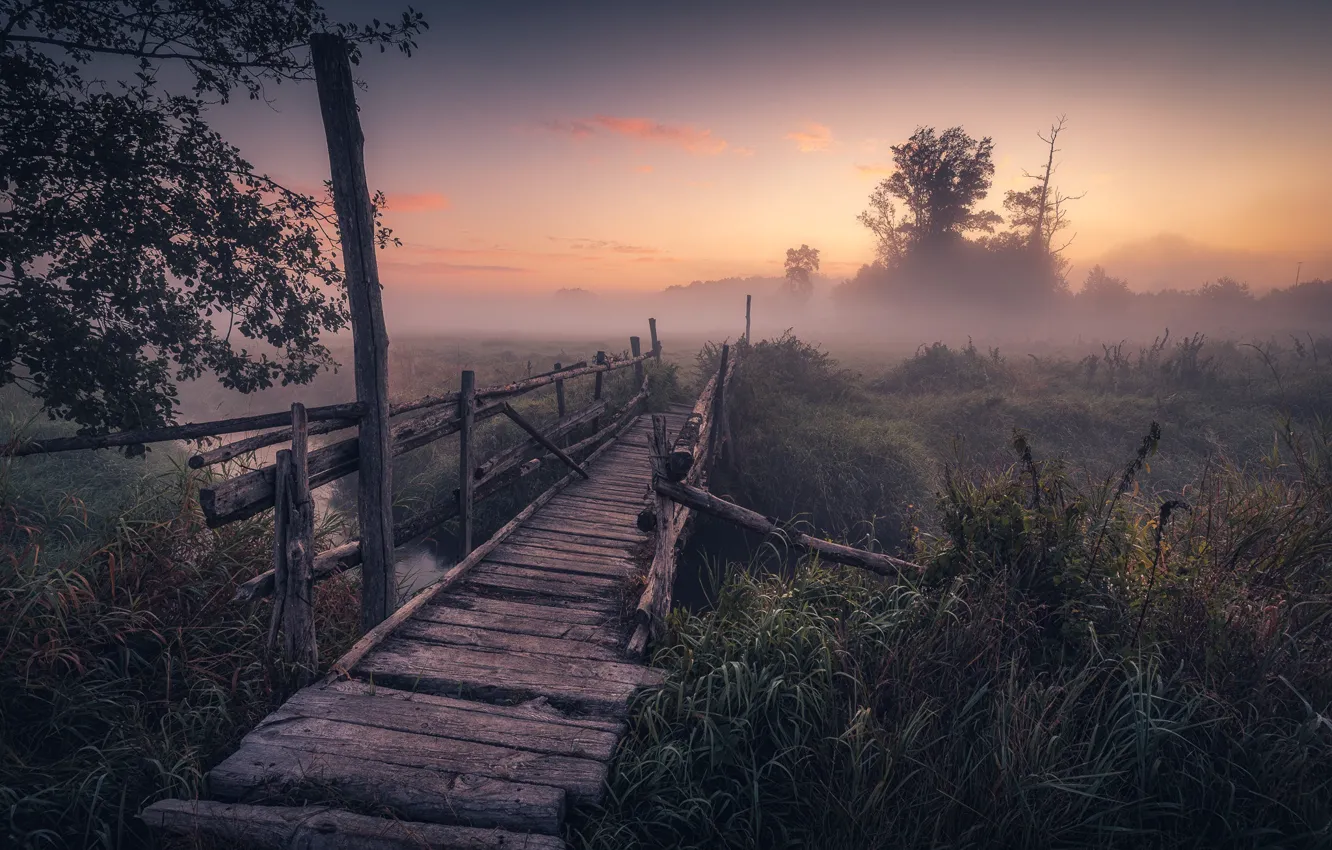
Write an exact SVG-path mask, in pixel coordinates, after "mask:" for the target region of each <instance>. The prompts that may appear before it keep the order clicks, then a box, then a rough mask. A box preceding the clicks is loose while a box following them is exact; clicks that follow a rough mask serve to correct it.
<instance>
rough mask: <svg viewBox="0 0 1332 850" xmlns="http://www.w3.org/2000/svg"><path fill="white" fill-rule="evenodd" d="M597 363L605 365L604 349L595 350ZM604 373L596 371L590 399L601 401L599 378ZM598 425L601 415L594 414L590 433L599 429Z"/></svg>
mask: <svg viewBox="0 0 1332 850" xmlns="http://www.w3.org/2000/svg"><path fill="white" fill-rule="evenodd" d="M597 365H598V366H605V365H606V352H604V351H598V352H597ZM605 374H606V373H605V372H598V373H597V379H596V383H595V384H594V385H593V387H592V400H593V401H601V379H602V377H603V376H604V375H605ZM600 425H601V417H600V416H595V417H593V418H592V433H593V434H595V433H597V431H599V430H600Z"/></svg>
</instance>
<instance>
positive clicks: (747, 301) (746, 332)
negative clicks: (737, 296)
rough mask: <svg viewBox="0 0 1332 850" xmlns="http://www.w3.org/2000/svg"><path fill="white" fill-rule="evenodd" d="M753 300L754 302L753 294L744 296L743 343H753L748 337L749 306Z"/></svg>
mask: <svg viewBox="0 0 1332 850" xmlns="http://www.w3.org/2000/svg"><path fill="white" fill-rule="evenodd" d="M753 302H754V296H752V295H746V296H745V344H746V345H752V344H753V343H752V341H751V340H750V338H749V306H750V304H752V303H753Z"/></svg>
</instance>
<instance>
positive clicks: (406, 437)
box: [0, 35, 910, 850]
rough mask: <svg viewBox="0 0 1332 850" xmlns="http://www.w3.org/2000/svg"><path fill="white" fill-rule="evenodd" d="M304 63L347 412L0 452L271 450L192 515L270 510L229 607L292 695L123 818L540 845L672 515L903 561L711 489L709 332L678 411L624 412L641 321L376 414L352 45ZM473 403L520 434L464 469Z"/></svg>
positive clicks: (627, 682)
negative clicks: (484, 381)
mask: <svg viewBox="0 0 1332 850" xmlns="http://www.w3.org/2000/svg"><path fill="white" fill-rule="evenodd" d="M311 55H312V60H313V66H314V70H315V77H316V82H317V84H318V88H319V98H320V106H321V110H322V113H323V118H324V126H325V130H326V135H327V139H328V146H329V157H330V164H331V167H332V177H333V180H332V183H333V196H334V206H335V208H336V211H337V217H338V224H339V231H340V234H341V247H342V253H343V259H344V269H345V272H346V281H347V289H348V303H349V306H350V313H351V324H352V332H353V333H352V335H353V344H354V345H353V347H354V353H355V362H354V372H355V377H356V395H357V400H356V402H353V403H347V404H339V405H332V406H328V407H319V408H308V409H307V408H306V407H304V406H303V405H301V404H295V405H292V409H291V411H290V413H287V412H283V413H273V414H267V415H261V416H250V417H243V418H239V419H230V420H226V421H221V422H204V423H196V424H187V425H178V426H172V427H168V428H158V429H153V430H140V431H130V432H122V433H118V434H104V435H90V436H78V437H66V438H59V439H54V440H41V441H35V442H26V443H18V444H13V445H9V446H6V447H0V454H7V455H9V456H14V457H17V456H23V455H35V454H43V453H47V452H54V451H66V450H72V449H89V448H107V447H113V446H139V445H141V444H143V443H151V442H165V441H184V440H200V439H204V438H210V437H218V436H223V435H228V434H238V433H249V432H255V431H259V432H261V433H258V434H256V435H254V436H248V437H245V438H244V439H240V440H236V441H234V442H231V443H228V444H226V445H222V446H219V447H212V448H209V449H207V450H200V452H199V453H198V454H196V455H195V456H193V457H192V458H190V466H191V467H193V468H203V467H208V466H211V465H214V464H223V463H226V462H227V461H230V460H233V459H235V458H237V457H239V456H242V455H246V454H247V453H250V452H253V451H254V450H256V449H260V448H263V447H265V446H272V445H278V444H288V445H289V448H284V449H282V450H280V451H278V452H277V457H276V461H275V462H274V463H272V464H268V465H266V466H261V467H259V468H257V469H253V470H249V471H246V472H244V473H243V474H240V475H236V476H235V477H232V478H229V479H226V480H223V481H220V482H219V483H217V484H215V485H213V486H211V487H208V488H206V489H204V490H203V491H201V493H200V503H201V507H202V509H203V511H204V514H205V516H206V518H207V520H208V523H209V525H210V526H212V527H217V526H220V525H224V524H226V523H229V522H234V521H237V520H241V519H245V518H248V517H252V516H255V515H257V514H260V513H262V512H264V511H268V510H272V511H273V512H274V513H273V515H274V530H275V535H274V545H273V568H272V569H271V570H268V571H267V572H264V573H262V574H260V575H257V576H254V577H253V578H251V579H250V580H248V581H246V582H245V583H244V584H243V585H241V586H240V588H239V590H238V592H237V601H238V603H240V604H248V603H251V602H253V601H255V600H258V599H264V598H268V597H271V598H272V599H273V604H272V617H271V626H270V630H269V638H268V640H269V647H270V650H271V651H273V652H275V653H279V654H280V656H281V658H282V660H283V661H284V662H285V666H286V669H289V670H291V671H293V675H294V681H295V682H296V684H297V689H296V690H295V693H294V695H293V696H292V697H291V698H290V699H288V700H287V701H286V702H285V703H284V704H283V705H281V707H279V708H278V709H277V710H276V711H274V712H273V713H271V714H270V715H268V717H266V718H265V719H264V720H263V722H261V723H260V724H259V725H258V726H257V727H256V728H255V729H254V730H253V731H251V732H250V733H249V734H248V735H246V736H245V738H244V740H242V741H241V743H240V746H239V748H238V749H237V750H236V751H235V752H234V753H232V754H231V755H230V756H229V757H227V758H226V759H225V760H223V761H222V762H221V763H220V764H218V765H217V766H216V767H214V768H213V769H212V770H211V771H210V772H209V774H208V777H207V783H206V787H205V788H204V789H203V793H202V794H201V796H200V797H199V799H193V800H160V801H157V802H155V803H153V804H151V805H149V806H148V807H147V808H146V809H145V810H144V811H143V812H142V813H141V816H142V817H143V819H144V820H145V821H146V822H147V823H148V824H149V825H150V826H152V827H155V828H158V829H160V830H162V831H165V832H171V833H183V834H185V835H189V836H197V837H208V838H211V839H216V840H220V841H221V842H222V845H223V846H228V847H231V846H249V847H263V848H306V850H335V848H336V849H337V850H342V849H343V848H346V850H350V848H363V847H367V848H380V850H387V849H388V848H405V847H432V848H472V850H481V848H554V847H562V846H564V842H563V834H564V824H565V818H566V815H567V814H568V812H569V810H570V809H571V808H574V807H579V806H585V805H590V804H594V803H596V802H597V801H598V800H599V799H600V798H601V796H602V794H603V790H604V787H605V780H606V777H607V774H608V770H609V766H610V762H611V758H612V756H613V754H614V752H615V750H616V747H617V744H618V741H619V738H620V736H621V734H622V732H623V731H624V728H625V719H626V715H627V712H628V710H629V703H630V699H631V698H632V697H633V695H634V694H635V692H637V691H638V690H640V689H642V688H645V687H650V686H652V685H654V684H655V683H656V682H658V681H659V675H658V674H657V673H656V672H654V671H653V670H652V669H650V668H649V667H647V666H645V664H644V661H643V659H644V658H645V649H646V646H647V644H648V642H649V641H650V640H652V639H653V638H654V637H656V636H659V635H660V633H661V630H662V623H663V621H664V619H665V616H666V613H667V610H668V609H669V607H670V598H671V585H672V583H673V580H674V575H675V553H676V547H677V544H678V541H679V540H680V539H681V535H682V534H683V532H684V529H685V526H686V524H687V522H688V521H689V517H690V515H691V510H704V511H709V512H711V513H714V514H716V515H718V516H722V517H724V518H725V519H727V520H730V521H732V522H736V523H739V524H740V525H743V526H746V527H749V528H751V529H754V530H756V531H759V532H761V533H765V534H767V533H780V534H783V535H784V536H785V538H786V539H787V540H788V542H791V543H794V544H796V545H798V546H801V547H804V548H806V549H810V550H814V551H818V552H820V553H821V554H822V555H823V556H824V557H825V558H827V559H831V560H836V561H842V562H844V563H851V564H856V565H858V566H862V567H866V568H868V569H872V570H875V571H876V572H884V573H894V572H896V571H897V569H899V568H900V567H901V566H904V565H903V562H900V561H895V560H894V559H891V558H887V557H886V556H882V555H877V554H871V553H866V552H860V551H858V550H853V549H850V548H849V547H845V546H839V545H837V544H833V543H828V542H826V541H821V540H816V539H813V538H809V537H806V536H804V535H799V534H792V533H790V532H789V530H787V529H783V528H780V527H779V526H778V525H777V524H776V523H774V522H773V521H772V520H770V519H765V518H763V517H760V516H758V515H757V514H753V513H752V512H749V511H746V510H744V509H743V508H740V507H738V506H736V505H733V504H731V503H729V502H724V501H722V500H720V499H717V498H715V497H713V496H711V495H710V494H709V493H708V492H707V483H708V473H709V470H710V468H711V466H712V463H713V461H714V460H715V458H716V456H717V455H718V453H719V450H720V448H721V447H722V446H723V445H724V444H725V442H726V435H727V433H728V431H727V416H726V401H725V400H726V398H727V387H728V385H729V383H730V382H731V380H732V376H733V374H734V372H735V368H734V362H733V360H732V358H731V356H730V350H729V348H728V347H726V346H723V347H722V348H721V350H720V355H721V356H720V358H719V363H718V365H717V371H716V372H715V373H714V374H712V375H710V376H708V380H707V382H706V385H705V388H704V389H703V391H702V393H701V395H700V396H699V398H698V401H697V402H696V403H695V404H694V405H693V406H692V407H691V408H672V409H670V410H669V411H668V412H664V413H659V414H657V415H655V416H653V417H652V418H651V419H650V420H649V419H648V418H647V417H645V416H643V415H642V410H643V406H644V404H645V402H647V400H648V396H649V393H648V387H649V383H648V381H649V378H650V373H647V372H646V371H645V370H646V369H649V368H654V364H657V365H659V363H660V359H661V350H662V349H661V345H660V343H659V342H658V339H657V330H656V324H655V322H654V321H653V320H649V331H650V335H651V343H652V345H651V350H650V351H648V352H646V353H643V352H641V351H640V344H639V339H638V338H637V337H631V338H630V349H629V352H628V353H626V354H625V355H624V356H621V357H619V358H614V357H607V355H606V352H604V351H598V352H596V356H595V358H593V359H592V361H591V362H582V363H576V364H573V365H572V366H563V367H562V366H561V365H560V364H555V369H554V370H553V371H551V372H547V373H544V374H540V375H528V376H526V377H524V378H522V379H520V380H517V381H513V382H511V383H508V384H504V385H500V386H493V387H485V388H478V387H477V386H476V382H475V376H474V375H473V373H471V372H463V373H462V376H461V380H460V383H459V389H458V390H457V391H456V392H450V393H445V394H443V395H440V396H432V397H426V398H422V399H416V400H413V401H403V402H399V403H397V404H390V403H389V398H388V366H387V355H388V337H387V334H386V332H385V328H384V320H383V311H382V307H381V304H380V284H379V277H378V270H377V267H376V262H375V244H374V234H375V232H376V230H375V225H374V222H375V211H374V209H373V207H372V204H371V201H370V196H369V193H368V191H367V188H366V187H367V182H366V177H365V169H364V160H363V156H362V150H361V148H362V141H363V140H362V136H361V129H360V124H359V119H358V118H357V112H356V104H355V99H354V95H353V91H354V88H353V85H352V78H351V69H350V63H349V56H348V46H347V45H346V43H345V42H343V41H342V40H341V39H340V38H339V37H337V36H332V35H317V36H314V37H312V41H311ZM745 313H746V317H745V336H744V340H745V342H744V343H743V344H742V345H741V346H740V348H739V349H738V351H744V350H746V349H747V347H748V342H747V341H748V339H749V308H748V304H747V305H746V311H745ZM629 369H632V370H633V373H632V374H633V382H632V383H631V384H630V385H629V386H628V388H627V392H625V393H623V394H622V395H624V396H627V398H624V400H623V404H621V405H620V406H619V408H618V409H617V410H615V411H612V410H611V409H610V407H609V404H608V402H609V398H607V397H603V396H604V395H605V393H604V392H603V391H604V390H606V389H607V388H606V386H605V385H604V384H605V381H606V380H607V379H608V378H610V377H611V375H612V373H616V372H620V371H621V370H629ZM626 374H627V372H626ZM584 377H587V378H591V379H592V380H593V381H594V382H595V386H594V389H593V392H592V404H591V405H590V406H589V407H587V408H586V409H584V410H582V411H580V412H577V413H570V412H568V411H567V410H566V409H565V400H566V397H565V384H566V382H568V381H571V380H575V379H578V378H584ZM543 387H553V389H554V392H555V396H556V413H557V418H556V419H555V421H554V422H552V423H546V424H544V425H540V424H536V423H534V421H533V419H534V418H535V417H534V416H533V411H532V410H531V409H526V410H520V409H519V408H518V407H516V406H515V404H516V403H517V401H518V399H519V397H520V396H524V395H526V394H528V393H531V392H534V391H536V390H538V389H541V388H543ZM610 395H611V396H613V395H614V393H611V394H610ZM495 417H504V418H507V419H508V420H509V421H511V422H512V423H513V424H514V425H515V426H517V428H518V429H520V431H521V432H522V433H524V434H525V435H526V437H525V438H523V439H522V440H521V441H520V442H519V443H517V444H516V445H512V446H510V447H508V448H506V449H504V450H502V451H499V452H498V453H496V454H494V455H493V456H491V457H489V458H487V459H485V460H480V459H479V458H478V456H477V455H478V451H477V449H476V445H477V442H476V441H477V438H478V434H479V432H478V430H477V429H478V426H479V425H480V424H481V423H483V422H485V421H486V420H488V419H492V418H495ZM349 429H355V431H356V434H355V436H352V437H350V438H345V439H341V440H337V439H336V438H335V437H332V436H329V437H328V438H327V439H328V440H330V441H329V442H326V444H324V445H321V446H319V447H316V448H312V446H311V443H312V438H319V437H321V436H322V435H333V434H334V433H335V432H338V431H343V430H349ZM454 434H456V435H458V448H459V464H458V470H459V482H458V484H459V486H458V489H457V491H456V492H453V493H449V494H445V495H443V496H442V497H441V498H440V499H439V500H438V501H437V502H436V503H435V504H433V505H430V506H427V507H426V508H424V509H422V510H420V511H417V512H416V513H414V514H412V515H411V516H408V517H406V518H403V519H401V520H400V521H398V522H395V521H394V520H395V516H394V511H393V500H392V493H393V489H392V477H391V468H392V459H393V458H394V457H396V456H399V455H402V454H405V453H407V452H410V451H412V450H414V449H418V448H420V447H422V446H424V445H427V444H429V443H431V442H434V441H436V440H440V439H442V438H444V437H448V436H451V435H454ZM316 441H317V440H316ZM556 464H562V465H563V466H560V467H557V468H560V469H561V470H563V469H565V468H567V469H568V471H567V472H566V473H564V474H563V477H561V478H559V479H558V480H556V481H555V482H554V483H553V485H552V486H551V487H550V488H549V489H547V490H546V491H545V492H543V493H542V494H541V495H540V496H538V497H537V498H536V499H535V500H534V501H532V502H531V503H530V504H528V505H527V506H526V507H525V508H523V509H522V510H521V511H519V512H518V513H517V515H516V516H514V517H513V518H512V520H511V521H510V522H508V523H507V524H506V525H504V526H503V527H501V528H500V529H499V530H498V531H496V532H495V533H494V534H493V535H492V536H491V537H490V538H489V539H488V540H486V541H485V542H483V543H481V544H480V545H478V546H475V547H474V546H473V545H472V532H473V516H474V511H475V506H476V505H477V503H478V502H481V501H483V500H485V499H486V498H488V497H490V496H493V495H494V494H496V493H498V492H501V491H503V490H504V489H505V488H507V487H508V486H510V485H512V484H514V483H515V482H517V481H520V480H523V479H525V478H527V477H528V476H530V475H532V474H533V473H536V472H538V471H539V470H542V469H549V468H551V466H553V465H556ZM352 473H356V475H357V486H356V494H357V520H358V523H357V525H358V532H357V537H356V539H354V540H349V541H347V542H345V543H343V544H342V545H339V546H335V547H332V548H330V549H327V550H326V551H323V552H316V551H315V542H316V541H315V534H314V500H313V497H312V495H311V491H312V490H313V489H315V488H317V487H319V486H322V485H325V484H328V483H330V482H332V481H334V480H337V479H339V478H342V477H344V476H347V475H350V474H352ZM529 480H530V479H529ZM446 522H456V524H457V529H458V532H457V538H458V543H459V560H458V562H457V563H456V564H455V565H454V566H453V567H451V568H450V569H449V570H448V572H447V573H445V574H444V576H443V577H442V578H441V579H440V580H439V581H437V582H436V583H434V584H433V585H431V586H430V587H428V588H426V589H424V590H422V591H421V592H419V593H417V594H416V595H415V596H414V597H412V598H411V599H410V600H408V601H407V602H406V603H405V604H404V605H402V606H401V607H399V606H398V605H397V604H396V603H397V592H396V588H397V586H396V581H395V574H394V549H395V547H401V546H403V545H405V544H408V543H410V542H411V541H413V540H416V539H418V538H420V537H421V536H423V535H425V534H427V533H429V532H431V531H432V530H433V529H436V528H438V527H439V526H440V525H442V524H444V523H446ZM905 566H910V565H905ZM347 570H359V571H360V588H361V612H362V623H363V627H364V636H363V637H362V638H361V639H360V641H358V642H357V643H356V644H355V645H354V646H353V647H352V649H351V650H350V651H349V652H347V653H346V654H345V655H344V656H343V657H342V658H340V659H338V660H337V661H336V662H335V663H334V664H332V665H330V667H329V668H328V670H329V672H328V673H327V674H326V675H325V676H324V677H323V678H322V679H321V680H319V681H315V674H316V673H317V671H318V670H320V669H321V665H320V662H319V654H318V647H317V640H316V635H315V627H314V616H313V598H314V593H313V588H314V585H315V583H316V582H318V581H321V580H323V579H326V578H328V577H329V576H333V575H336V574H338V573H341V572H344V571H347Z"/></svg>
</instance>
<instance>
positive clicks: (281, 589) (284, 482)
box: [267, 449, 291, 653]
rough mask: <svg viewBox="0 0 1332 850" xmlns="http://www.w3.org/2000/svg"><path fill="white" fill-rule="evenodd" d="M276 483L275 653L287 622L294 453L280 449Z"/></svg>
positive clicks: (271, 639) (271, 640)
mask: <svg viewBox="0 0 1332 850" xmlns="http://www.w3.org/2000/svg"><path fill="white" fill-rule="evenodd" d="M273 466H274V470H273V471H274V476H275V477H274V479H273V494H274V495H273V612H272V615H271V616H270V617H269V620H268V643H267V648H268V651H269V652H270V653H271V652H272V651H273V650H274V648H276V646H277V638H278V633H279V632H280V631H281V630H282V623H283V621H284V620H285V619H286V617H285V610H284V609H285V608H286V604H287V579H288V578H289V577H290V570H288V569H287V538H288V536H289V534H290V530H289V528H288V524H289V523H290V521H291V492H290V488H289V487H288V485H289V484H290V482H291V450H290V449H280V450H279V451H278V453H277V457H276V458H275V459H274V464H273Z"/></svg>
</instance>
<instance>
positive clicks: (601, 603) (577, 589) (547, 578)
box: [467, 570, 620, 612]
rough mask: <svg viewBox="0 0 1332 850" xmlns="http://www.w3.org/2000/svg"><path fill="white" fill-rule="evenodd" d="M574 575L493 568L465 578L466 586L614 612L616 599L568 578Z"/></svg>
mask: <svg viewBox="0 0 1332 850" xmlns="http://www.w3.org/2000/svg"><path fill="white" fill-rule="evenodd" d="M534 572H537V571H534ZM574 578H577V577H570V579H565V578H564V577H556V576H552V575H549V574H545V575H540V576H535V577H527V576H521V575H512V574H509V573H506V572H501V571H496V570H491V571H487V572H485V573H482V572H480V571H479V570H478V572H476V573H474V574H473V575H472V576H471V578H470V579H468V582H467V587H469V588H484V587H489V588H495V589H498V590H503V591H505V592H510V591H511V592H513V593H516V594H522V595H524V596H526V597H527V598H529V599H530V598H533V597H535V598H538V599H539V598H541V597H542V596H550V597H552V598H563V599H567V600H569V601H571V602H577V603H578V604H580V605H583V606H585V607H589V608H597V609H601V610H604V611H607V612H609V611H613V610H615V609H616V608H617V607H618V606H619V604H620V603H619V600H618V599H612V598H608V595H607V594H606V592H605V589H604V588H601V587H589V586H587V585H585V584H583V583H581V582H577V581H574V580H571V579H574Z"/></svg>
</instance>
